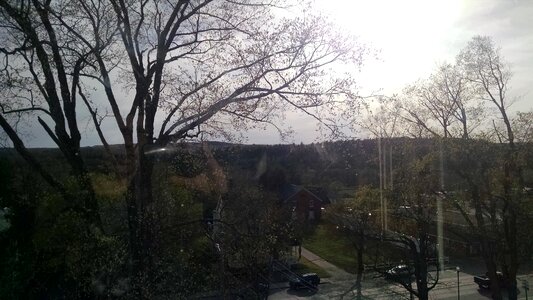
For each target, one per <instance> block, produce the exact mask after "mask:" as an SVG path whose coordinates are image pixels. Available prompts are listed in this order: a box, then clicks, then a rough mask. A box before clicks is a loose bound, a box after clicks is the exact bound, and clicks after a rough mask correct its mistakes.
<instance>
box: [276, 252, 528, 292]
mask: <svg viewBox="0 0 533 300" xmlns="http://www.w3.org/2000/svg"><path fill="white" fill-rule="evenodd" d="M302 255H303V256H304V257H306V258H307V259H309V260H311V261H313V262H314V263H315V264H317V265H319V266H320V267H322V268H324V269H325V270H326V271H327V272H330V274H331V275H332V277H331V278H327V279H323V280H322V283H321V284H320V285H319V288H318V290H317V291H310V290H300V291H292V290H289V289H288V285H278V288H277V289H273V290H271V292H270V295H269V297H268V299H270V300H281V299H355V298H356V291H355V290H353V284H354V283H355V276H354V275H352V274H350V273H347V272H345V271H343V270H341V269H339V268H337V267H336V266H334V265H332V264H330V263H328V262H326V261H324V260H323V259H322V258H320V257H318V256H316V255H315V254H313V253H311V252H310V251H307V250H306V251H304V250H303V249H302ZM460 263H461V262H460ZM467 263H468V262H462V263H461V264H460V266H461V270H464V271H461V272H459V291H460V299H461V300H476V299H490V298H491V297H490V293H489V292H488V291H486V290H480V289H479V288H478V286H477V285H476V284H474V281H473V276H474V275H477V274H478V273H479V269H480V267H479V266H472V265H475V263H472V264H470V265H468V264H467ZM524 279H527V280H528V282H529V284H530V286H533V275H520V276H519V277H518V283H519V288H520V294H519V297H518V299H526V296H525V293H524V291H523V287H522V281H523V280H524ZM362 285H363V288H362V293H363V296H365V297H366V298H364V299H379V300H385V299H409V293H408V292H407V291H405V289H404V288H403V287H401V286H399V285H396V284H393V283H390V282H387V281H385V280H384V279H382V278H380V277H379V276H377V274H374V273H365V274H364V276H363V282H362ZM342 295H344V297H341V296H342ZM457 296H458V295H457V272H456V271H455V267H453V268H450V269H447V270H445V271H443V272H441V278H440V280H439V283H438V284H437V286H436V287H435V288H434V289H433V290H432V291H431V292H430V299H439V300H455V299H458V297H457ZM528 296H529V298H530V299H532V300H533V294H532V293H529V295H528Z"/></svg>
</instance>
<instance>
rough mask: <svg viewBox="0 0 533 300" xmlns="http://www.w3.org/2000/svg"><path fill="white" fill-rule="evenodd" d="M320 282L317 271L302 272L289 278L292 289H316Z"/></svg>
mask: <svg viewBox="0 0 533 300" xmlns="http://www.w3.org/2000/svg"><path fill="white" fill-rule="evenodd" d="M319 283H320V277H319V276H318V275H317V274H316V273H307V274H302V275H300V276H294V277H291V278H290V279H289V287H290V288H291V289H292V290H299V289H316V288H317V286H318V284H319Z"/></svg>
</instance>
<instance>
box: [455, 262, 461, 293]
mask: <svg viewBox="0 0 533 300" xmlns="http://www.w3.org/2000/svg"><path fill="white" fill-rule="evenodd" d="M455 271H457V300H461V290H460V288H459V272H460V271H461V268H459V267H455Z"/></svg>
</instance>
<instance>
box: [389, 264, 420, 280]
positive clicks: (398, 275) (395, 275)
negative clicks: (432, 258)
mask: <svg viewBox="0 0 533 300" xmlns="http://www.w3.org/2000/svg"><path fill="white" fill-rule="evenodd" d="M412 274H413V272H412V268H411V267H409V266H407V265H398V266H396V267H393V268H391V269H389V270H388V271H387V272H385V279H388V280H394V281H400V280H410V279H411V275H412Z"/></svg>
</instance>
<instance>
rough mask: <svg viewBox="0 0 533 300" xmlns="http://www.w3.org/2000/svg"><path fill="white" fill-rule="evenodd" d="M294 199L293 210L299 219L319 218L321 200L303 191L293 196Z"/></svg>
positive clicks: (313, 219)
mask: <svg viewBox="0 0 533 300" xmlns="http://www.w3.org/2000/svg"><path fill="white" fill-rule="evenodd" d="M293 197H294V198H295V200H296V207H295V212H296V215H297V216H298V218H299V219H300V220H309V221H318V220H320V218H321V213H322V210H321V206H322V202H321V201H320V200H319V199H317V198H316V197H314V196H313V195H312V194H310V193H308V192H306V191H305V190H304V191H300V192H298V193H297V194H296V195H294V196H293Z"/></svg>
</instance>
